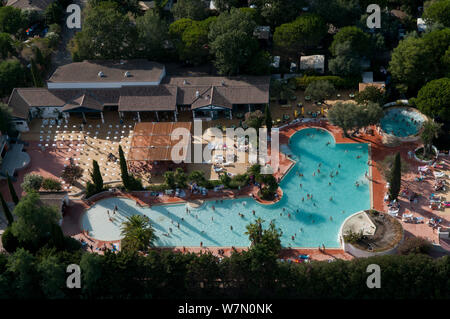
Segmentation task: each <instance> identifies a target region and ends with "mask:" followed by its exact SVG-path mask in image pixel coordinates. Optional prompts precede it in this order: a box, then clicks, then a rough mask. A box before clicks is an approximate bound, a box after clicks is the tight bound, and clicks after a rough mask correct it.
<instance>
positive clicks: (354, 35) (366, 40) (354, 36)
mask: <svg viewBox="0 0 450 319" xmlns="http://www.w3.org/2000/svg"><path fill="white" fill-rule="evenodd" d="M343 43H348V44H349V46H350V48H351V50H352V51H353V52H354V53H355V54H358V55H360V56H365V55H368V54H369V53H370V50H371V40H370V36H369V35H368V34H367V33H365V32H364V31H363V30H361V29H360V28H358V27H354V26H351V27H343V28H342V29H340V30H339V31H338V33H336V34H335V35H334V37H333V42H332V43H331V46H330V51H331V53H332V54H333V55H334V56H336V55H338V53H339V52H338V50H339V45H341V44H343Z"/></svg>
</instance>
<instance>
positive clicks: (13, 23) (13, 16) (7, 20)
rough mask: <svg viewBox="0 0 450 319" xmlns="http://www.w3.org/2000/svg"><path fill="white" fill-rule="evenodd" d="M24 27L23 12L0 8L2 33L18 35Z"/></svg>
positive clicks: (9, 7)
mask: <svg viewBox="0 0 450 319" xmlns="http://www.w3.org/2000/svg"><path fill="white" fill-rule="evenodd" d="M22 27H24V18H23V15H22V11H21V10H20V9H16V8H14V7H11V6H6V7H0V32H6V33H10V34H16V33H17V31H19V30H20V28H22Z"/></svg>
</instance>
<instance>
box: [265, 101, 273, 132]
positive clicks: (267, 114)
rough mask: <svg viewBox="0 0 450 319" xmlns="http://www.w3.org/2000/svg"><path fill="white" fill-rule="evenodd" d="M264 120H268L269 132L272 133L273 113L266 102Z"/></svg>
mask: <svg viewBox="0 0 450 319" xmlns="http://www.w3.org/2000/svg"><path fill="white" fill-rule="evenodd" d="M264 121H265V122H266V127H267V134H270V132H271V130H272V114H271V113H270V109H269V104H266V108H265V110H264Z"/></svg>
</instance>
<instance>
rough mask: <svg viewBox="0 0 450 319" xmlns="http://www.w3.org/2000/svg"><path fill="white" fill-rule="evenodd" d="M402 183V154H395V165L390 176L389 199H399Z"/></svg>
mask: <svg viewBox="0 0 450 319" xmlns="http://www.w3.org/2000/svg"><path fill="white" fill-rule="evenodd" d="M401 183H402V162H401V157H400V153H397V154H395V159H394V165H393V167H392V170H391V174H390V176H389V199H390V200H394V199H397V197H398V194H399V193H400V187H401Z"/></svg>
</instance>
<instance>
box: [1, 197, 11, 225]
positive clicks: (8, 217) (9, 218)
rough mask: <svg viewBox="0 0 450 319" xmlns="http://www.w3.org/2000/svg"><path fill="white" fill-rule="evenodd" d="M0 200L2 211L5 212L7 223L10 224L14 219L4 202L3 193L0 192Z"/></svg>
mask: <svg viewBox="0 0 450 319" xmlns="http://www.w3.org/2000/svg"><path fill="white" fill-rule="evenodd" d="M0 201H1V202H2V207H3V212H4V213H5V216H6V219H7V220H8V225H9V226H11V225H12V223H13V221H14V217H13V215H12V214H11V212H10V211H9V207H8V205H7V204H6V202H5V199H4V198H3V195H2V194H1V193H0Z"/></svg>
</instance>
